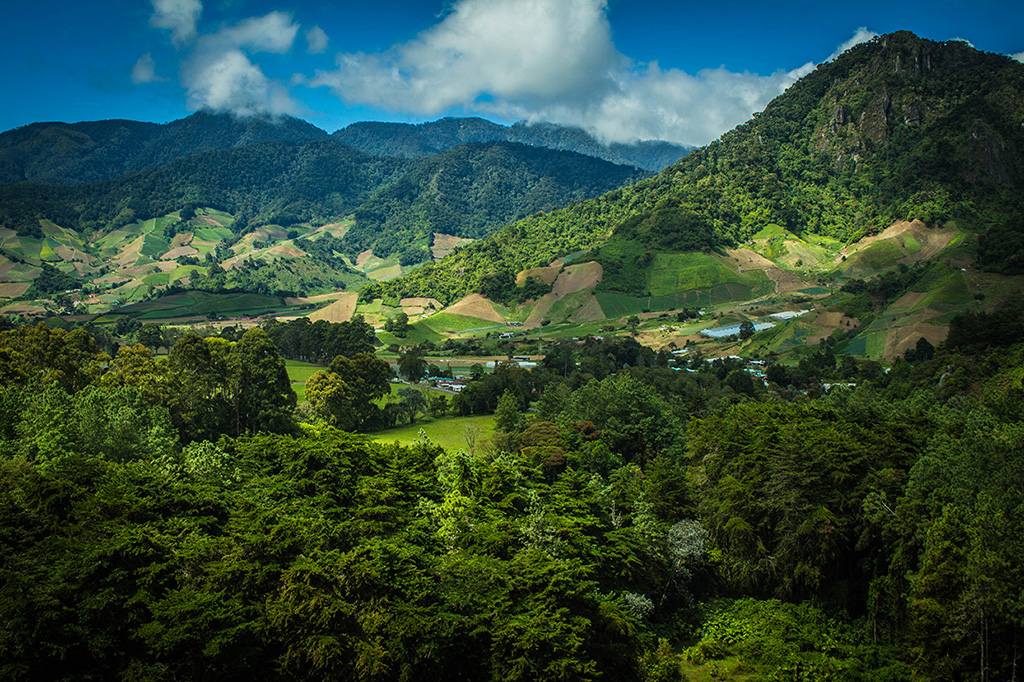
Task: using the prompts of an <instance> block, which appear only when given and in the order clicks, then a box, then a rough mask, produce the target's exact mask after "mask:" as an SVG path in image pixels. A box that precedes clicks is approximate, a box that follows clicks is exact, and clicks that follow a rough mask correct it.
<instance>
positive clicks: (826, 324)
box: [807, 311, 860, 346]
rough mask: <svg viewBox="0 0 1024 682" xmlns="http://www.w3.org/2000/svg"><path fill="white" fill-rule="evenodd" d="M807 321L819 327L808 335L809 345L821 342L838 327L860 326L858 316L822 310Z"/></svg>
mask: <svg viewBox="0 0 1024 682" xmlns="http://www.w3.org/2000/svg"><path fill="white" fill-rule="evenodd" d="M807 321H808V322H810V323H811V324H813V325H814V326H816V327H818V331H817V333H815V334H813V335H811V336H808V337H807V345H809V346H813V345H815V344H817V343H821V341H823V340H824V339H827V338H828V337H829V336H830V335H831V334H832V332H834V331H835V330H837V329H843V330H849V329H857V328H858V327H860V320H858V319H857V318H856V317H847V316H846V315H844V314H843V313H840V312H829V311H822V312H820V313H818V314H817V315H815V316H813V317H811V318H809V319H808V320H807Z"/></svg>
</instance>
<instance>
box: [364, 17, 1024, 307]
mask: <svg viewBox="0 0 1024 682" xmlns="http://www.w3.org/2000/svg"><path fill="white" fill-rule="evenodd" d="M1022 103H1024V65H1022V64H1020V63H1018V62H1015V61H1013V60H1011V59H1009V58H1007V57H1005V56H1002V55H993V54H986V53H982V52H979V51H977V50H975V49H974V48H972V47H970V46H969V45H967V44H965V43H963V42H959V41H950V42H946V43H937V42H934V41H930V40H925V39H921V38H918V37H916V36H914V35H913V34H911V33H908V32H900V33H894V34H890V35H886V36H881V37H879V38H876V39H874V40H872V41H870V42H868V43H864V44H861V45H858V46H857V47H855V48H853V49H851V50H849V51H847V52H846V53H844V54H843V55H841V56H840V57H838V58H837V59H836V60H834V61H832V62H829V63H826V64H822V65H820V66H818V68H817V69H816V70H815V71H814V72H813V73H811V74H808V75H807V76H805V77H804V78H802V79H801V80H799V81H798V82H797V83H796V84H794V85H793V86H792V87H790V88H789V89H788V90H787V91H786V92H785V93H783V94H782V95H780V96H779V97H777V98H776V99H775V100H773V101H772V102H771V103H770V104H769V105H768V107H766V109H765V111H764V112H762V113H761V114H758V115H755V117H754V118H753V119H752V120H750V121H749V122H747V123H745V124H743V125H741V126H739V127H737V128H735V129H734V130H732V131H730V132H729V133H726V134H725V135H723V136H722V138H721V139H720V140H718V141H716V142H713V143H711V144H710V145H707V146H706V147H703V148H701V149H698V150H695V151H693V152H691V153H690V154H688V155H687V156H686V157H685V158H683V159H682V160H681V161H680V162H679V163H678V164H675V165H674V166H671V167H669V168H666V169H665V170H663V171H662V172H661V173H659V175H658V176H657V177H654V178H651V179H649V180H645V181H643V182H640V183H637V184H636V185H633V186H630V187H626V188H622V189H621V190H614V191H612V192H610V193H608V194H606V195H604V196H602V197H599V198H597V199H594V200H591V201H586V202H581V203H580V204H578V205H576V206H572V207H569V208H566V209H562V210H559V211H555V212H552V213H550V214H547V215H544V216H531V217H530V218H527V219H525V220H523V221H520V222H518V223H516V224H513V225H509V226H507V227H506V228H504V229H503V230H502V231H500V232H498V233H496V234H495V235H494V236H493V237H491V238H490V239H489V240H487V241H486V242H481V243H477V244H473V245H470V246H468V247H466V248H464V249H462V250H461V251H459V252H458V253H456V254H452V255H451V256H449V257H448V259H446V260H445V261H442V262H441V263H438V264H435V265H434V266H432V267H428V268H424V269H422V270H420V271H417V272H416V273H413V274H411V275H409V276H407V277H405V278H403V279H401V280H396V281H392V282H389V283H386V284H384V285H382V288H381V292H382V293H390V294H395V295H406V294H411V295H426V296H435V297H437V298H439V299H440V300H453V299H457V298H458V297H459V296H461V295H463V294H465V293H468V292H470V291H475V290H480V289H481V282H490V281H493V280H494V279H495V278H498V279H502V280H503V281H506V282H507V281H508V279H509V276H510V273H511V274H512V275H514V273H515V272H518V271H520V270H522V269H524V268H528V267H533V266H539V265H544V264H547V263H548V262H550V261H551V260H553V259H554V258H555V257H557V256H560V255H564V254H567V253H571V252H574V251H581V250H589V249H593V248H594V247H596V246H598V245H600V244H601V243H603V242H604V241H606V240H607V239H608V238H609V237H611V236H612V235H613V234H617V235H618V236H619V237H620V238H622V239H624V240H628V241H630V242H633V243H635V244H637V245H638V246H639V247H640V251H641V255H642V253H643V252H645V251H665V250H668V251H671V250H686V249H694V248H712V247H716V246H719V245H727V244H735V243H738V242H742V241H744V240H746V239H749V238H750V237H751V236H753V235H754V234H756V233H758V232H759V231H760V230H762V229H763V228H765V227H768V226H770V225H781V226H782V227H784V228H786V229H787V230H788V231H790V232H792V233H794V234H802V233H803V234H812V233H813V234H819V235H825V236H828V237H832V238H835V239H838V240H840V241H842V242H850V241H854V240H856V239H857V238H859V237H861V236H864V235H866V234H871V233H874V232H878V231H880V230H882V229H884V228H885V227H887V226H889V225H890V224H892V223H893V222H894V221H896V220H905V219H921V220H923V221H925V222H926V223H930V224H934V223H942V222H945V221H948V220H955V221H957V222H958V223H959V224H960V225H961V226H963V227H966V228H968V229H973V230H976V231H980V232H984V231H986V230H989V229H994V230H1004V231H1008V233H1009V234H1010V235H1011V236H1012V235H1016V234H1017V233H1018V232H1019V230H1018V229H1017V228H1016V227H1015V226H1019V225H1020V223H1021V216H1022V215H1024V193H1022V192H1021V187H1022V184H1024V174H1022V166H1021V164H1022V161H1024V128H1022V127H1021V125H1020V123H1021V121H1020V119H1021V114H1020V112H1021V110H1022V106H1024V104H1022ZM1007 243H1009V244H1011V245H1012V244H1014V243H1015V242H1014V241H1013V240H1012V239H1010V240H1005V239H1004V240H1000V241H999V242H998V243H996V242H990V244H989V247H988V249H989V251H994V252H992V253H986V252H985V251H984V249H983V250H982V253H980V254H979V259H980V260H981V261H982V262H983V263H985V264H987V265H988V266H989V267H998V266H999V265H1000V264H1002V263H1003V262H1005V261H1006V260H1007V259H1008V258H1010V257H1011V254H1009V253H1008V254H1006V256H1005V257H1004V256H1003V254H1001V253H1000V252H999V251H998V249H999V248H1001V245H1003V244H1007Z"/></svg>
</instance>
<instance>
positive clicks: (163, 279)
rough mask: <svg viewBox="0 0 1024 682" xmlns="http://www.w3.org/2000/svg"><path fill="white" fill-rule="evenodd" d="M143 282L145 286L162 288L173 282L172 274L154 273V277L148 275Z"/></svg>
mask: <svg viewBox="0 0 1024 682" xmlns="http://www.w3.org/2000/svg"><path fill="white" fill-rule="evenodd" d="M142 281H143V283H144V284H146V285H148V286H151V287H161V286H163V285H165V284H168V283H169V282H170V281H171V273H169V272H154V273H153V274H152V275H146V276H145V277H143V278H142Z"/></svg>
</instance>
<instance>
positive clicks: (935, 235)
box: [842, 220, 956, 264]
mask: <svg viewBox="0 0 1024 682" xmlns="http://www.w3.org/2000/svg"><path fill="white" fill-rule="evenodd" d="M955 235H956V229H955V228H953V227H942V228H932V227H928V225H926V224H925V223H923V222H921V221H920V220H913V221H907V220H898V221H896V222H895V223H893V224H892V225H890V226H889V227H887V228H885V229H884V230H882V231H881V232H879V233H878V234H875V235H871V236H870V237H865V238H864V239H861V240H860V241H859V242H857V243H855V244H851V245H850V246H847V247H846V248H845V249H843V251H842V253H843V255H846V256H849V255H851V254H853V253H855V252H857V251H861V250H863V249H865V248H867V247H868V246H871V245H872V244H874V243H875V242H877V241H881V240H884V239H888V240H891V241H893V242H895V243H897V244H899V246H900V247H903V248H905V247H906V245H907V241H908V240H909V239H912V240H914V241H915V242H917V244H918V246H919V247H920V248H919V249H918V250H917V251H915V252H914V253H911V254H909V255H907V256H904V257H903V258H901V259H900V260H899V262H900V263H907V264H911V263H917V262H918V261H922V260H928V259H930V258H934V257H935V256H936V254H938V253H939V252H940V251H942V250H943V249H944V248H946V247H947V246H949V243H950V242H951V241H952V240H953V237H954V236H955Z"/></svg>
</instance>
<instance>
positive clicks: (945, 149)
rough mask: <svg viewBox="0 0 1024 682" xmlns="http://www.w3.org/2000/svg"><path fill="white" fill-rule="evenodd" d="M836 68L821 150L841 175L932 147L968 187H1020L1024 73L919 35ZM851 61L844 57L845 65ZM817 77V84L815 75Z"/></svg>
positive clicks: (863, 50)
mask: <svg viewBox="0 0 1024 682" xmlns="http://www.w3.org/2000/svg"><path fill="white" fill-rule="evenodd" d="M856 50H857V53H855V54H852V55H850V59H849V60H848V61H847V62H844V63H838V64H834V65H828V66H827V67H826V70H827V71H828V72H829V73H828V75H829V76H831V78H830V79H829V83H828V87H827V89H826V90H825V92H824V93H823V94H822V97H821V104H820V107H819V111H820V112H822V113H824V114H825V115H820V114H819V119H820V120H819V122H818V124H817V126H816V127H815V130H814V134H813V139H814V150H815V151H816V152H818V153H823V154H827V155H828V158H829V161H830V163H831V165H832V166H833V168H834V170H835V171H836V172H842V171H843V170H844V169H845V170H850V169H851V164H852V168H853V169H854V170H855V169H856V166H857V165H858V164H859V163H860V162H861V161H862V160H863V159H864V158H865V157H868V156H874V155H877V154H883V155H886V152H888V151H889V150H888V149H887V148H888V147H890V146H895V147H896V148H903V149H904V150H905V149H906V147H907V146H908V145H909V146H911V147H913V146H917V145H915V144H914V141H915V140H923V139H928V140H930V142H929V144H930V145H932V149H931V150H927V149H922V150H919V151H917V152H916V153H919V154H920V155H921V156H927V155H929V154H930V153H934V154H937V155H939V156H945V157H946V158H945V161H947V162H951V163H955V164H956V165H957V167H958V172H957V176H958V177H959V179H960V180H962V181H964V182H967V183H969V184H976V183H979V182H986V181H991V182H995V183H998V184H1007V185H1012V184H1017V183H1019V182H1020V181H1021V179H1022V176H1021V158H1022V156H1024V139H1022V138H1024V136H1022V128H1021V125H1022V121H1024V66H1022V65H1020V64H1018V63H1016V62H1013V61H1012V60H1010V59H1009V58H1007V57H1004V56H1002V55H992V54H986V53H983V52H979V51H977V50H975V49H973V48H971V47H970V46H969V45H967V44H966V43H963V42H959V41H951V42H945V43H938V42H934V41H930V40H924V39H921V38H918V37H916V36H914V35H913V34H911V33H907V32H900V33H894V34H890V35H886V36H882V37H880V38H878V39H876V40H875V41H874V44H868V45H865V46H861V47H858V48H856ZM843 59H844V60H845V59H846V57H844V58H843ZM816 75H817V74H816Z"/></svg>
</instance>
